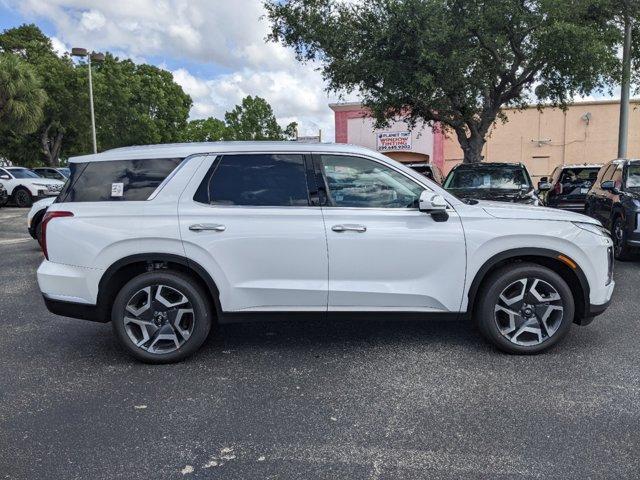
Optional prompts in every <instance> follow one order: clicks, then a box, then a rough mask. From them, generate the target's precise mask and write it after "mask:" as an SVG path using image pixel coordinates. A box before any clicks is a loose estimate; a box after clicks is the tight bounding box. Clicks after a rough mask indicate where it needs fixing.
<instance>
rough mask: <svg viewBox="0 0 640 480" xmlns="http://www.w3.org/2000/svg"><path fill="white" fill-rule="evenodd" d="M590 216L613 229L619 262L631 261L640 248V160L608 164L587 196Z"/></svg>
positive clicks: (601, 170) (587, 211)
mask: <svg viewBox="0 0 640 480" xmlns="http://www.w3.org/2000/svg"><path fill="white" fill-rule="evenodd" d="M586 213H587V215H589V216H591V217H593V218H595V219H597V220H600V221H601V222H602V224H603V225H604V226H605V227H607V228H608V229H610V230H611V236H612V237H613V245H614V254H615V257H616V259H618V260H629V259H630V258H631V257H632V256H633V253H634V250H635V249H636V248H637V247H640V227H639V226H638V216H639V215H640V160H626V159H623V160H613V161H611V162H609V163H607V164H605V165H604V166H603V167H602V168H601V169H600V172H599V173H598V177H597V179H596V181H595V184H594V185H593V187H592V188H591V190H589V193H588V194H587V200H586Z"/></svg>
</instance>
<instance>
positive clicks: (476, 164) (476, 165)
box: [453, 162, 524, 168]
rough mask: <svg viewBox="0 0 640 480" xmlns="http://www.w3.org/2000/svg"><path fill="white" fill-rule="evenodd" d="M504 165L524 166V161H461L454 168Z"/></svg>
mask: <svg viewBox="0 0 640 480" xmlns="http://www.w3.org/2000/svg"><path fill="white" fill-rule="evenodd" d="M503 166H507V167H523V168H524V164H523V163H517V162H514V163H511V162H479V163H459V164H458V165H456V166H455V167H453V168H460V167H469V168H479V167H503Z"/></svg>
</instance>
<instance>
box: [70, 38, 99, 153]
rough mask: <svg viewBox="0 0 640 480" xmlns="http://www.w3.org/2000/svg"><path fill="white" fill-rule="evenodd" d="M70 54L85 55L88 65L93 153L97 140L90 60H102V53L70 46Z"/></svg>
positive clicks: (96, 149) (95, 151)
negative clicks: (89, 51)
mask: <svg viewBox="0 0 640 480" xmlns="http://www.w3.org/2000/svg"><path fill="white" fill-rule="evenodd" d="M71 55H72V56H74V57H87V66H88V67H89V107H90V109H91V138H92V140H93V153H98V141H97V140H96V115H95V112H94V109H93V78H92V76H91V60H95V61H96V62H103V61H104V54H102V53H96V52H93V53H88V52H87V49H86V48H72V49H71Z"/></svg>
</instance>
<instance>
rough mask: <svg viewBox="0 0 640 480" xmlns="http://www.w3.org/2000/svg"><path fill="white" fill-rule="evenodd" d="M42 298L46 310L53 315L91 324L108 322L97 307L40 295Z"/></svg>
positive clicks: (103, 312)
mask: <svg viewBox="0 0 640 480" xmlns="http://www.w3.org/2000/svg"><path fill="white" fill-rule="evenodd" d="M42 298H43V299H44V304H45V305H46V306H47V310H49V311H50V312H51V313H53V314H55V315H60V316H62V317H70V318H77V319H80V320H89V321H91V322H100V323H107V322H108V321H109V318H107V314H106V312H105V311H104V310H103V309H101V308H99V307H98V306H97V305H88V304H86V303H77V302H65V301H62V300H55V299H52V298H49V297H48V296H47V295H45V294H43V295H42Z"/></svg>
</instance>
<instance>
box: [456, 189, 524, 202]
mask: <svg viewBox="0 0 640 480" xmlns="http://www.w3.org/2000/svg"><path fill="white" fill-rule="evenodd" d="M449 193H451V194H453V195H455V196H456V197H458V198H461V199H470V200H494V201H496V202H527V201H531V190H529V191H527V192H523V191H522V190H499V189H495V190H491V189H488V188H487V189H485V188H469V189H455V191H453V190H450V191H449Z"/></svg>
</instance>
